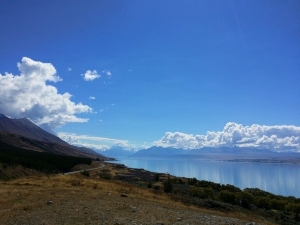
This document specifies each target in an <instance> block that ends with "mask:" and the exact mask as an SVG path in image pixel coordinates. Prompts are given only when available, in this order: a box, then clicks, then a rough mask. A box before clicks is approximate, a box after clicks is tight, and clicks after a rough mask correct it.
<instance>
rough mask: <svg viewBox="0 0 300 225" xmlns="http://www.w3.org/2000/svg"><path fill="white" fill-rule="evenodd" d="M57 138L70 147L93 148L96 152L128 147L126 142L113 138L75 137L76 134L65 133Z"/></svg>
mask: <svg viewBox="0 0 300 225" xmlns="http://www.w3.org/2000/svg"><path fill="white" fill-rule="evenodd" d="M57 136H58V137H59V138H61V139H62V140H64V141H66V142H68V143H70V144H72V145H77V146H84V147H87V148H93V149H98V150H106V149H109V148H110V146H113V145H122V146H128V141H127V140H119V139H113V138H105V137H98V136H89V135H77V134H72V133H65V132H59V133H58V134H57Z"/></svg>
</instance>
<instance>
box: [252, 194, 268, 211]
mask: <svg viewBox="0 0 300 225" xmlns="http://www.w3.org/2000/svg"><path fill="white" fill-rule="evenodd" d="M255 205H256V206H257V207H258V208H262V209H271V204H270V199H269V198H267V197H260V198H258V199H257V200H256V204H255Z"/></svg>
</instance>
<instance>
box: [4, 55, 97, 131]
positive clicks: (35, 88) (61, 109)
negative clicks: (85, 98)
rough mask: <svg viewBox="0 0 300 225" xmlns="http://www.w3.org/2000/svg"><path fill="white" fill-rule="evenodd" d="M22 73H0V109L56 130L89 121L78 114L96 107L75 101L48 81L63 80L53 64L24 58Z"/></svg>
mask: <svg viewBox="0 0 300 225" xmlns="http://www.w3.org/2000/svg"><path fill="white" fill-rule="evenodd" d="M17 66H18V68H19V70H20V75H13V74H11V73H5V74H4V75H1V74H0V87H1V88H0V112H1V113H3V114H5V115H7V116H10V117H13V118H20V117H27V118H29V119H30V120H31V121H33V122H34V123H36V124H37V125H40V126H42V127H43V128H46V129H47V130H53V129H54V128H56V127H59V126H62V125H64V124H65V123H69V122H87V121H88V119H86V118H79V117H77V116H75V114H77V113H86V112H91V111H92V108H90V107H89V106H87V105H83V104H82V103H78V104H76V103H74V102H72V101H71V100H70V99H71V97H72V95H71V94H69V93H68V92H66V93H64V94H59V93H58V91H57V89H56V87H54V86H52V85H50V84H48V82H54V83H56V82H58V81H61V80H62V79H61V78H60V77H59V76H57V75H56V70H55V68H54V66H53V65H52V64H51V63H42V62H38V61H34V60H32V59H30V58H27V57H23V58H22V61H21V63H18V64H17Z"/></svg>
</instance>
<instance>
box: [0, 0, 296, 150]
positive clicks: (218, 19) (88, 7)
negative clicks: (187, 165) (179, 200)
mask: <svg viewBox="0 0 300 225" xmlns="http://www.w3.org/2000/svg"><path fill="white" fill-rule="evenodd" d="M299 10H300V2H299V1H298V0H288V1H274V0H270V1H268V0H265V1H261V0H253V1H246V0H225V1H223V0H210V1H202V0H190V1H183V0H182V1H181V0H180V1H171V0H154V1H153V0H145V1H139V0H128V1H115V0H101V1H91V0H84V1H83V0H77V1H71V0H65V1H58V0H54V1H37V0H28V1H21V0H12V1H1V2H0V30H1V32H0V53H1V54H0V113H3V114H5V115H7V116H9V117H12V118H22V117H27V118H29V119H30V120H31V121H33V122H34V123H36V124H37V125H40V126H41V127H42V128H44V129H47V130H48V131H51V132H52V133H55V134H57V135H58V136H59V137H61V138H62V139H64V140H66V141H68V142H69V143H72V144H78V145H84V146H87V147H94V148H97V149H107V148H109V147H110V146H113V145H122V146H125V147H126V146H127V147H128V148H132V147H135V148H145V147H150V146H153V145H159V146H164V147H170V146H171V147H178V148H186V149H193V148H200V147H205V146H211V147H219V146H234V145H237V146H241V147H245V146H248V147H258V148H270V149H273V150H276V151H281V150H285V149H293V150H297V151H299V152H300V113H299V112H300V110H299V109H300V107H299V106H300V98H299V96H300V88H299V87H300V13H299Z"/></svg>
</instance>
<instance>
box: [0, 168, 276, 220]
mask: <svg viewBox="0 0 300 225" xmlns="http://www.w3.org/2000/svg"><path fill="white" fill-rule="evenodd" d="M107 171H110V172H111V173H112V174H114V173H116V172H117V171H119V172H122V173H124V172H125V171H124V168H119V169H117V170H116V169H114V166H113V165H109V164H105V167H104V168H102V169H98V170H93V171H91V172H90V176H89V177H87V176H83V175H81V174H72V175H55V176H50V177H46V176H35V177H28V178H22V179H17V180H13V181H9V182H5V183H0V190H1V191H0V196H1V197H2V198H0V217H1V223H3V224H8V225H9V224H33V225H35V224H41V223H43V224H153V225H158V224H160V225H162V224H178V225H179V224H191V225H193V224H224V225H225V224H235V225H245V224H257V225H259V224H269V225H271V224H274V223H272V222H270V221H268V220H266V219H264V218H263V217H262V216H260V215H257V214H255V213H247V212H246V211H241V212H238V211H236V212H234V211H226V212H225V211H224V212H221V211H216V210H211V209H205V208H201V207H195V206H193V205H191V204H183V203H182V202H180V201H177V200H176V199H174V198H172V197H171V196H170V195H168V194H166V193H164V192H163V191H159V190H158V191H157V190H154V189H149V188H140V187H137V186H135V185H133V184H128V183H125V182H120V181H117V180H107V179H99V178H98V177H97V174H101V173H106V172H107ZM135 171H136V170H135ZM136 172H139V171H136Z"/></svg>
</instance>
